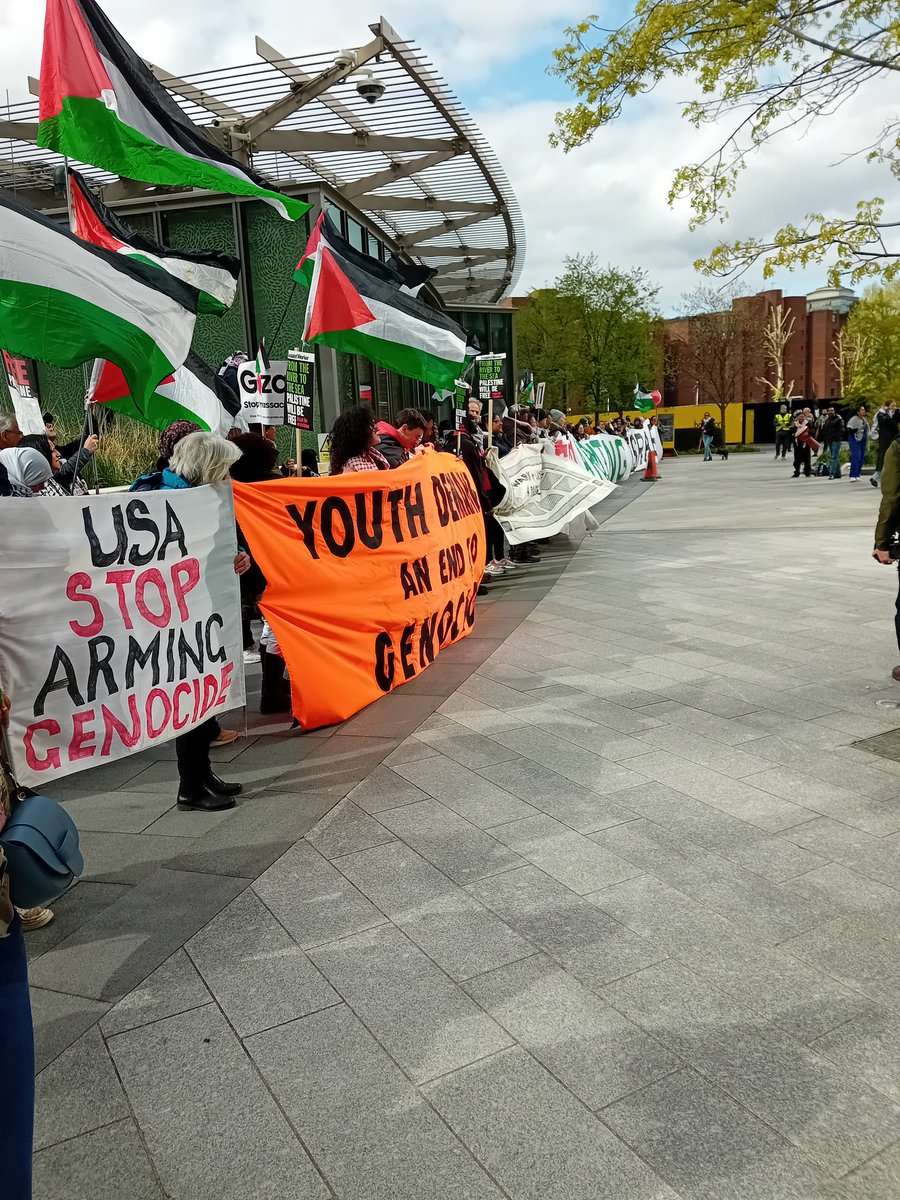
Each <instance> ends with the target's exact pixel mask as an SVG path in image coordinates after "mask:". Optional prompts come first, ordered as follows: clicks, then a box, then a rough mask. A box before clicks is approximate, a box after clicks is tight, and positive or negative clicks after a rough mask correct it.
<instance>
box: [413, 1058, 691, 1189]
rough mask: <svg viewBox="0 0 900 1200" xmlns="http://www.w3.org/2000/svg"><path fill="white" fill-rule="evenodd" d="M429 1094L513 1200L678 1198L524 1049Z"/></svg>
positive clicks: (441, 1084)
mask: <svg viewBox="0 0 900 1200" xmlns="http://www.w3.org/2000/svg"><path fill="white" fill-rule="evenodd" d="M425 1094H426V1096H427V1097H428V1099H429V1100H430V1101H431V1103H432V1104H433V1105H434V1106H435V1108H436V1109H437V1110H438V1112H439V1113H440V1114H441V1115H442V1116H443V1117H444V1119H445V1120H446V1121H447V1123H448V1124H449V1125H450V1127H451V1129H453V1130H454V1132H455V1133H456V1134H457V1136H458V1137H460V1138H461V1139H462V1141H463V1142H464V1143H465V1144H466V1145H467V1146H468V1147H469V1149H470V1150H471V1151H472V1153H473V1154H474V1155H475V1157H476V1158H477V1159H478V1160H479V1162H481V1163H482V1164H483V1165H484V1166H485V1167H486V1169H487V1170H488V1171H489V1172H490V1173H491V1175H492V1176H493V1178H494V1179H496V1180H497V1182H498V1183H499V1184H500V1186H501V1187H502V1188H503V1189H504V1191H505V1192H506V1193H507V1195H509V1196H510V1197H512V1198H513V1200H625V1197H627V1198H628V1200H676V1197H675V1194H674V1193H673V1192H672V1191H671V1190H670V1189H669V1188H668V1187H666V1186H665V1184H664V1183H663V1182H662V1180H661V1179H660V1178H659V1176H657V1175H655V1174H654V1173H653V1172H652V1171H651V1170H650V1168H649V1167H647V1165H646V1164H645V1163H644V1162H642V1161H641V1159H639V1158H638V1157H637V1155H636V1154H634V1153H633V1152H632V1151H631V1150H630V1149H629V1148H628V1147H627V1146H625V1145H624V1144H623V1143H622V1142H620V1141H619V1140H618V1139H617V1138H616V1137H614V1136H613V1135H612V1134H611V1133H610V1132H609V1130H608V1129H607V1128H606V1126H605V1125H603V1124H602V1123H601V1122H600V1121H598V1120H597V1118H596V1117H594V1116H593V1115H592V1114H591V1113H590V1112H588V1110H587V1109H586V1108H584V1107H583V1106H582V1105H581V1104H580V1103H579V1101H578V1100H577V1099H576V1098H575V1097H574V1096H573V1095H572V1094H571V1092H568V1091H567V1090H566V1089H565V1088H563V1087H562V1086H561V1085H560V1084H559V1083H558V1082H557V1081H556V1080H555V1079H554V1078H553V1076H552V1075H550V1074H549V1073H548V1072H547V1071H545V1070H544V1068H543V1067H541V1066H540V1065H539V1064H538V1063H536V1062H535V1061H534V1059H532V1058H530V1057H529V1056H528V1055H527V1054H525V1053H524V1051H522V1050H519V1049H514V1050H510V1051H507V1052H506V1053H504V1054H497V1055H494V1056H493V1057H492V1058H489V1059H487V1060H486V1061H484V1062H479V1063H475V1064H474V1065H473V1066H471V1067H467V1068H465V1069H464V1070H462V1071H456V1072H454V1074H452V1075H449V1076H447V1077H446V1078H444V1079H439V1080H437V1082H435V1083H432V1084H430V1085H429V1086H428V1087H427V1088H425Z"/></svg>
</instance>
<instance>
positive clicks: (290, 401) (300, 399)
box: [284, 350, 371, 429]
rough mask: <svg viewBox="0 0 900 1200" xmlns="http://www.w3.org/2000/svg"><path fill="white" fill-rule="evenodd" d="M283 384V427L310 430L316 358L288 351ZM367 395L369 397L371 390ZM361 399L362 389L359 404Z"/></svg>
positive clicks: (299, 352) (299, 351) (297, 351)
mask: <svg viewBox="0 0 900 1200" xmlns="http://www.w3.org/2000/svg"><path fill="white" fill-rule="evenodd" d="M285 384H286V387H287V391H286V392H285V394H284V404H285V420H284V423H285V425H292V426H293V427H294V428H295V429H312V427H313V392H314V390H315V384H316V356H315V355H314V354H307V353H305V352H304V351H302V350H289V351H288V358H287V374H286V376H285ZM369 394H370V397H371V390H370V393H369ZM362 399H363V396H362V388H360V402H362Z"/></svg>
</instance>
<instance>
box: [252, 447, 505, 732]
mask: <svg viewBox="0 0 900 1200" xmlns="http://www.w3.org/2000/svg"><path fill="white" fill-rule="evenodd" d="M234 494H235V504H236V508H237V514H238V520H239V521H240V524H241V531H242V532H243V534H244V536H245V537H246V538H247V539H248V541H249V543H250V549H251V552H252V554H253V559H254V561H255V562H257V563H258V564H259V567H260V569H261V570H262V572H263V574H264V575H265V577H266V579H267V581H268V584H267V587H266V590H265V592H264V593H263V597H262V600H261V601H260V607H261V608H262V610H263V612H264V614H265V616H266V619H267V620H268V621H269V623H270V624H271V626H272V629H273V631H274V633H275V636H276V638H277V639H278V644H279V646H280V647H281V649H282V651H283V653H284V656H285V660H286V662H287V666H288V672H289V674H290V678H291V694H292V699H293V711H294V716H295V717H297V719H298V720H299V721H300V723H301V725H302V726H303V727H304V728H305V729H316V728H318V727H320V726H323V725H334V724H336V723H337V722H338V721H343V720H345V719H346V718H347V717H349V716H352V715H353V713H355V712H358V711H359V710H360V709H361V708H364V707H365V706H366V705H367V704H371V703H372V701H373V700H377V699H378V697H379V696H383V695H384V694H385V693H386V692H390V691H391V690H392V689H393V688H396V687H399V686H400V685H401V684H403V683H405V682H406V681H407V680H410V679H414V678H415V677H416V676H417V675H419V674H421V673H422V672H423V671H425V670H426V669H427V668H428V666H429V664H430V663H432V662H433V661H434V659H435V658H436V657H437V655H438V654H439V653H440V651H441V650H442V649H443V648H444V647H445V646H449V645H451V644H452V643H453V642H457V641H459V640H460V639H462V638H464V637H466V636H467V635H468V634H469V633H470V632H471V631H472V627H473V625H474V623H475V597H476V595H477V594H478V586H479V584H480V582H481V576H482V574H483V572H484V554H485V547H484V520H483V517H482V513H481V504H480V502H479V499H478V495H477V493H476V491H475V488H474V485H473V484H472V478H471V476H470V475H469V472H468V471H467V470H466V468H465V466H464V465H463V463H461V462H460V461H459V460H458V459H457V458H455V457H454V456H453V455H451V454H441V453H438V452H437V451H432V450H428V451H426V452H425V453H424V454H419V455H416V456H415V457H414V458H412V459H410V461H409V462H407V463H404V464H403V466H401V467H397V468H396V469H395V470H392V471H362V472H358V473H357V472H352V473H348V474H346V475H332V476H331V477H330V478H328V479H282V480H276V481H274V482H271V483H269V482H266V483H255V484H252V485H242V484H237V483H236V484H235V485H234Z"/></svg>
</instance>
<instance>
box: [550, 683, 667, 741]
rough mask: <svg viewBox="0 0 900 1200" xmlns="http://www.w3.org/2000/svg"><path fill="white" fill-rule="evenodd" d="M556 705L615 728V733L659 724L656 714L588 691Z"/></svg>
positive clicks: (639, 731) (628, 732)
mask: <svg viewBox="0 0 900 1200" xmlns="http://www.w3.org/2000/svg"><path fill="white" fill-rule="evenodd" d="M558 706H559V708H561V709H563V710H564V711H565V712H570V713H577V714H578V715H579V716H582V717H586V718H587V719H588V720H589V721H594V722H595V723H596V724H597V725H600V726H602V727H603V728H605V729H615V730H616V732H617V733H625V734H633V735H637V734H641V733H643V732H644V731H645V730H647V729H654V728H655V727H656V726H657V725H658V724H659V720H658V719H657V718H656V716H655V715H651V714H650V713H649V711H644V710H639V709H635V708H627V707H626V706H625V705H622V704H615V703H614V702H613V701H611V700H603V699H601V697H600V696H595V695H591V694H590V693H585V694H584V695H580V696H568V697H566V698H565V699H564V700H560V701H559V702H558Z"/></svg>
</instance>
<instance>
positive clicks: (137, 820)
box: [65, 791, 175, 833]
mask: <svg viewBox="0 0 900 1200" xmlns="http://www.w3.org/2000/svg"><path fill="white" fill-rule="evenodd" d="M174 803H175V798H174V796H159V795H154V794H153V793H151V792H130V791H121V792H118V791H117V792H94V793H92V794H91V795H89V796H81V797H78V798H77V799H72V800H67V801H66V802H65V809H66V811H67V812H68V814H69V816H70V817H71V818H72V820H73V821H74V822H75V824H76V825H77V826H78V829H79V831H80V830H92V831H94V832H101V833H140V832H141V831H142V830H144V829H146V828H147V826H148V825H152V823H153V822H154V821H155V820H156V819H157V817H161V816H162V815H163V813H164V812H166V811H167V810H168V809H170V808H171V807H172V805H173V804H174Z"/></svg>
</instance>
